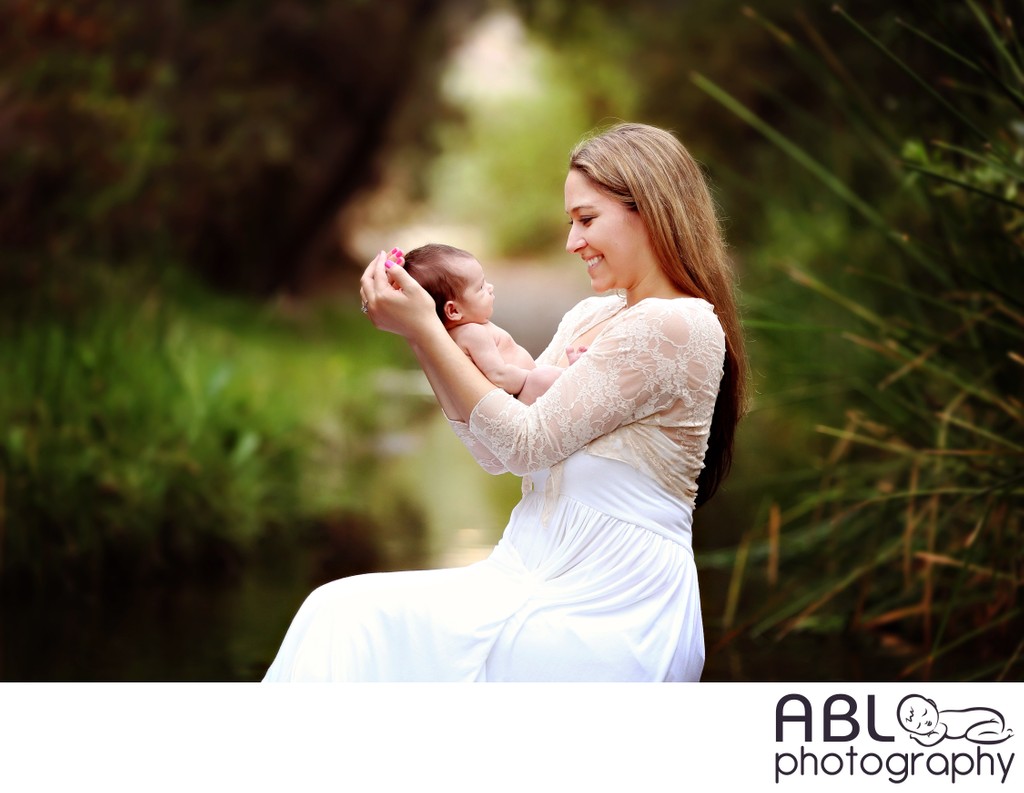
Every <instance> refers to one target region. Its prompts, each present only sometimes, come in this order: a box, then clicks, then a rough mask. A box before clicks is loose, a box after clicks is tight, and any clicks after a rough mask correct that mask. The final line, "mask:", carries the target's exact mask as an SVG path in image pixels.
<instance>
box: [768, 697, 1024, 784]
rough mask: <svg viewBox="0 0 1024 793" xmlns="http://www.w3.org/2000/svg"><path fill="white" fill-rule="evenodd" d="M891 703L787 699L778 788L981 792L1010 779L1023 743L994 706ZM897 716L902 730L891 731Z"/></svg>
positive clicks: (778, 733)
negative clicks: (939, 785) (806, 785)
mask: <svg viewBox="0 0 1024 793" xmlns="http://www.w3.org/2000/svg"><path fill="white" fill-rule="evenodd" d="M979 690H984V691H986V692H987V693H995V692H997V691H998V690H999V689H998V687H991V688H987V687H986V688H983V689H979ZM884 701H885V700H884V699H881V700H880V699H878V698H876V696H875V695H874V694H868V695H867V696H866V697H859V698H858V697H854V696H852V695H850V694H833V695H831V696H829V697H827V698H825V699H824V700H823V701H821V702H820V703H816V702H812V700H811V699H809V698H808V697H806V696H804V695H802V694H787V695H785V696H783V697H781V698H780V699H779V701H778V703H777V704H776V708H775V742H776V747H777V751H776V752H775V783H776V784H777V785H780V784H786V783H787V782H788V783H792V782H793V781H796V780H803V781H804V782H807V781H816V782H818V783H821V782H826V781H828V778H829V777H833V778H837V779H838V778H840V777H841V778H843V779H844V781H846V782H849V781H850V778H851V777H853V778H859V779H860V782H862V783H865V782H883V781H884V782H885V783H888V784H897V785H898V784H902V783H904V782H908V781H910V782H913V781H915V780H916V781H918V782H921V781H923V780H926V779H927V780H931V782H932V783H936V782H942V781H945V782H948V783H950V784H956V783H967V784H968V786H969V787H976V786H977V785H989V784H995V785H1005V784H1006V783H1007V780H1008V779H1010V774H1011V771H1012V769H1013V761H1014V758H1015V757H1016V754H1015V744H1016V739H1015V737H1014V729H1013V727H1012V726H1011V725H1009V724H1008V723H1007V721H1008V720H1007V718H1006V716H1005V715H1004V713H1003V712H1001V711H999V710H996V709H995V708H992V707H988V705H973V706H970V707H947V705H957V704H959V703H955V702H949V703H947V702H945V701H941V700H940V701H939V702H940V703H941V705H940V704H937V701H936V699H930V698H928V697H926V696H923V695H921V694H919V693H914V694H908V695H906V696H904V697H903V698H902V699H901V700H899V703H898V704H897V705H895V707H894V708H893V706H892V705H891V704H890V705H888V706H886V705H884V704H881V703H882V702H884ZM893 711H895V721H896V723H897V724H898V725H899V727H900V730H894V729H893V728H892V726H891V725H892V724H893V722H892V718H893V717H892V715H891V714H893ZM886 714H889V715H888V716H887V715H886ZM1011 721H1012V719H1011ZM797 740H799V746H794V745H793V744H794V743H795V742H796V741H797ZM780 744H786V745H785V746H780ZM858 787H859V786H858ZM826 789H827V788H826ZM956 789H957V790H961V789H963V787H962V784H961V786H960V787H958V788H956Z"/></svg>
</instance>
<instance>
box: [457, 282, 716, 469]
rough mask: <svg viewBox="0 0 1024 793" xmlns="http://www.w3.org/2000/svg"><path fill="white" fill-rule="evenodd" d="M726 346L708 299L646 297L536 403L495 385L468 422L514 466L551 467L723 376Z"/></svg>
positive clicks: (497, 454)
mask: <svg viewBox="0 0 1024 793" xmlns="http://www.w3.org/2000/svg"><path fill="white" fill-rule="evenodd" d="M695 304H699V306H703V308H701V307H697V308H696V310H694V308H692V307H693V306H694V305H695ZM724 349H725V346H724V336H723V334H722V330H721V326H720V325H719V323H718V319H717V317H715V315H714V313H713V311H711V310H710V306H708V304H706V303H704V302H703V301H692V300H661V299H648V300H644V301H641V302H640V303H638V304H637V305H636V306H634V307H632V308H631V309H628V310H627V311H625V312H624V313H623V314H621V315H620V316H618V317H616V318H614V319H613V320H612V321H611V322H610V323H609V325H608V326H607V327H606V328H605V330H604V331H603V332H602V333H601V334H600V335H599V336H598V337H597V339H595V341H594V343H593V344H591V346H590V348H589V349H588V351H587V352H586V353H585V354H584V355H583V356H582V357H581V358H580V359H579V360H578V361H577V362H576V363H574V364H573V365H572V366H570V367H569V368H568V369H566V372H565V374H563V375H562V376H561V377H559V378H558V380H557V381H556V382H555V384H554V385H553V386H552V387H551V389H550V390H549V391H548V392H547V393H546V394H544V395H543V396H541V397H540V398H539V399H538V400H537V401H536V402H535V403H534V404H533V405H532V406H529V407H527V406H526V405H523V404H522V403H520V402H517V401H516V400H515V399H513V398H512V397H510V396H509V395H508V394H505V393H504V392H502V391H497V390H496V391H492V392H491V393H489V394H487V395H486V396H485V397H484V398H483V399H481V400H480V402H479V403H477V405H476V407H475V408H474V409H473V413H472V415H471V416H470V421H469V427H470V430H471V432H472V434H473V435H474V436H475V437H476V438H478V439H479V440H481V441H482V442H483V443H484V444H485V445H486V446H487V448H489V449H490V450H491V452H493V454H494V456H495V457H496V458H497V459H499V460H501V461H502V463H504V464H505V466H506V467H507V468H508V470H509V471H511V472H512V473H514V474H517V475H520V476H521V475H523V474H527V473H531V472H533V471H538V470H541V469H544V468H548V467H550V466H552V465H554V464H555V463H557V462H560V461H561V460H564V459H565V458H566V457H568V456H569V455H570V454H572V453H573V452H575V451H578V450H579V449H581V448H583V447H584V446H585V445H586V444H587V443H589V442H590V441H592V440H593V439H595V438H597V437H600V436H602V435H605V434H607V433H609V432H611V431H613V430H615V429H616V428H617V427H620V426H624V425H626V424H630V423H633V422H636V421H639V420H642V419H644V418H645V417H648V416H652V415H654V414H657V413H659V412H662V411H666V410H668V409H669V408H670V407H672V406H673V405H676V404H677V403H679V402H682V403H683V404H684V405H689V404H692V402H693V401H694V399H695V398H696V397H695V395H696V394H698V393H699V392H701V391H702V390H704V389H705V388H706V387H707V385H708V384H709V383H710V381H711V380H714V379H715V378H717V377H720V375H721V361H722V357H723V355H724ZM715 386H716V387H717V383H716V384H715Z"/></svg>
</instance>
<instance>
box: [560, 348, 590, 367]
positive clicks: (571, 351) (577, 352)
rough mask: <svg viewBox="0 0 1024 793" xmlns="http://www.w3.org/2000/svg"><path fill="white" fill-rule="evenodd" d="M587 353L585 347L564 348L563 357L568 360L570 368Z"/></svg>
mask: <svg viewBox="0 0 1024 793" xmlns="http://www.w3.org/2000/svg"><path fill="white" fill-rule="evenodd" d="M586 351H587V348H586V347H566V348H565V357H566V358H568V359H569V365H570V366H572V365H573V364H574V363H576V361H578V360H579V359H580V356H581V355H583V353H585V352H586Z"/></svg>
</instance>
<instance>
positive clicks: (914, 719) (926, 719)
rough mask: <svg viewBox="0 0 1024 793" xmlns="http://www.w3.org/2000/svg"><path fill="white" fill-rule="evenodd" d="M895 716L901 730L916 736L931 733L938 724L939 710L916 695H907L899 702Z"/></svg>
mask: <svg viewBox="0 0 1024 793" xmlns="http://www.w3.org/2000/svg"><path fill="white" fill-rule="evenodd" d="M896 714H897V717H898V718H899V720H900V726H901V727H903V729H905V730H906V731H907V732H913V733H917V734H918V735H927V734H928V733H930V732H933V731H934V730H935V725H936V724H938V723H939V709H938V708H937V707H936V706H935V703H934V702H932V700H930V699H925V698H924V697H922V696H920V695H918V694H909V695H908V696H905V697H904V698H903V699H902V700H900V704H899V705H897V706H896Z"/></svg>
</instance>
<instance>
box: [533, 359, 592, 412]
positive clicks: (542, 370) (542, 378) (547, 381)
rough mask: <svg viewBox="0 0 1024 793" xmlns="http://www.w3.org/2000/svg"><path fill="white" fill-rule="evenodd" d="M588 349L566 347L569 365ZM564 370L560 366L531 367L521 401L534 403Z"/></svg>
mask: <svg viewBox="0 0 1024 793" xmlns="http://www.w3.org/2000/svg"><path fill="white" fill-rule="evenodd" d="M586 351H587V348H586V347H566V348H565V355H566V358H568V359H569V365H570V366H572V365H573V364H574V363H576V361H578V360H579V359H580V356H581V355H583V353H585V352H586ZM564 371H565V369H563V368H562V367H560V366H540V365H538V366H537V368H536V369H531V370H530V371H529V372H527V374H526V382H525V383H523V390H522V391H520V392H519V401H520V402H522V403H523V404H524V405H532V404H533V403H534V402H536V401H537V398H538V397H539V396H540V395H541V394H544V393H546V392H547V390H548V389H549V388H551V386H552V385H553V384H554V382H555V380H557V379H558V377H559V375H561V374H562V372H564Z"/></svg>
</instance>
